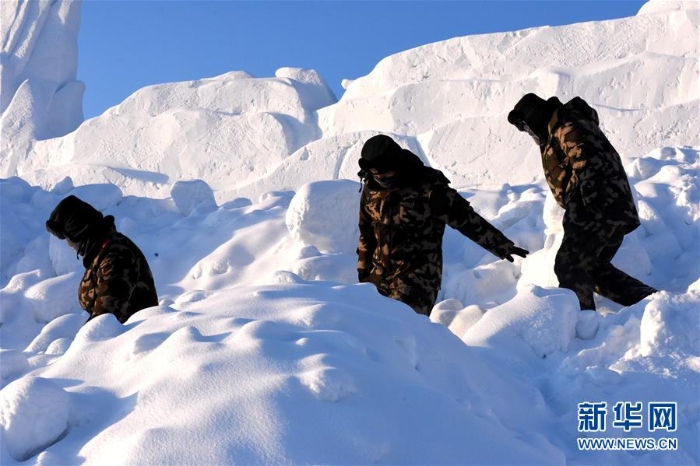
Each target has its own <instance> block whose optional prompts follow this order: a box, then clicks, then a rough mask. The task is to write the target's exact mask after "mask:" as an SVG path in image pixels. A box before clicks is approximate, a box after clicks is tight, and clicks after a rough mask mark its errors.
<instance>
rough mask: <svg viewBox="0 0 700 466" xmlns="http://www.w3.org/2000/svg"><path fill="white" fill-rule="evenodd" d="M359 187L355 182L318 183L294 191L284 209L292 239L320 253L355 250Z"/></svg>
mask: <svg viewBox="0 0 700 466" xmlns="http://www.w3.org/2000/svg"><path fill="white" fill-rule="evenodd" d="M360 189H361V185H360V184H359V183H357V182H354V181H347V180H337V181H318V182H315V183H309V184H306V185H304V186H302V187H301V188H299V191H297V193H296V195H295V196H294V197H293V198H292V202H291V203H290V204H289V209H287V215H286V223H287V228H288V229H289V232H290V234H291V235H292V238H294V239H295V240H297V241H301V242H302V243H304V244H306V245H311V246H315V247H316V248H317V249H318V250H319V251H321V252H331V253H333V252H345V253H352V252H354V251H355V249H357V238H358V237H359V230H358V225H357V215H358V214H357V212H358V205H359V197H360V194H359V192H360Z"/></svg>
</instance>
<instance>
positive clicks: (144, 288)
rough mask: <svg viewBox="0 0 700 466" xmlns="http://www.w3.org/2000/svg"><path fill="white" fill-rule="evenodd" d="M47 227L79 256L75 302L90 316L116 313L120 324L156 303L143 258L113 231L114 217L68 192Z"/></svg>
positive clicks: (153, 288) (122, 236) (151, 281)
mask: <svg viewBox="0 0 700 466" xmlns="http://www.w3.org/2000/svg"><path fill="white" fill-rule="evenodd" d="M46 229H47V230H48V231H49V232H50V233H51V234H53V235H54V236H56V237H57V238H59V239H65V240H66V241H67V243H68V245H69V246H71V247H72V248H73V249H75V250H76V252H77V253H78V254H79V255H80V256H82V257H83V265H84V266H85V274H84V275H83V279H82V281H81V282H80V288H79V291H78V300H79V302H80V305H81V307H82V308H83V309H85V310H86V311H87V312H88V313H89V314H90V318H89V319H88V320H90V319H93V318H95V317H97V316H99V315H102V314H114V316H115V317H116V318H117V320H118V321H119V322H121V323H124V322H126V321H127V319H129V317H131V316H132V315H133V314H134V313H135V312H137V311H140V310H141V309H144V308H147V307H151V306H157V305H158V295H157V293H156V287H155V283H154V281H153V276H152V274H151V269H150V267H149V266H148V262H147V261H146V258H145V257H144V255H143V253H142V252H141V250H139V248H138V247H137V246H136V245H135V244H134V243H133V242H132V241H131V240H130V239H129V238H127V237H126V236H124V235H123V234H121V233H119V232H118V231H117V230H116V227H115V225H114V217H113V216H111V215H108V216H106V217H104V216H103V215H102V213H100V212H99V211H98V210H96V209H95V208H93V207H92V206H91V205H90V204H88V203H86V202H83V201H82V200H80V199H78V198H77V197H75V196H68V197H67V198H65V199H63V200H62V201H61V202H60V203H59V204H58V205H57V206H56V208H55V209H54V210H53V212H52V213H51V216H50V217H49V220H47V221H46Z"/></svg>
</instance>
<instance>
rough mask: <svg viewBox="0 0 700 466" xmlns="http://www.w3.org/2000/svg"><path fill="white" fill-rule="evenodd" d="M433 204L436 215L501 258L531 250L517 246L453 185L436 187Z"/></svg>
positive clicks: (432, 209) (523, 255) (432, 208)
mask: <svg viewBox="0 0 700 466" xmlns="http://www.w3.org/2000/svg"><path fill="white" fill-rule="evenodd" d="M430 206H431V211H432V212H433V214H434V215H435V216H437V217H438V218H439V219H441V220H442V221H444V222H445V223H446V224H447V225H449V226H450V227H452V228H454V229H455V230H457V231H459V232H460V233H462V234H463V235H464V236H466V237H467V238H469V239H470V240H472V241H474V242H475V243H477V244H478V245H479V246H481V247H482V248H484V249H486V250H487V251H489V252H491V253H492V254H493V255H495V256H496V257H498V258H500V259H507V260H509V261H511V262H512V261H513V257H512V254H515V255H518V256H521V257H525V256H526V255H527V254H528V251H526V250H524V249H522V248H519V247H516V246H515V244H514V243H513V242H512V241H511V240H509V239H508V238H507V237H506V236H505V235H504V234H503V233H501V231H500V230H498V229H497V228H496V227H494V226H493V225H491V224H490V223H489V222H488V221H487V220H486V219H485V218H483V217H482V216H481V215H479V214H477V213H476V212H475V211H474V209H473V208H472V206H471V204H470V203H469V201H467V200H466V199H464V198H463V197H462V196H460V194H459V193H458V192H457V191H456V190H455V189H453V188H450V187H449V186H444V187H442V186H441V187H438V188H437V189H435V190H434V191H433V193H432V195H431V199H430Z"/></svg>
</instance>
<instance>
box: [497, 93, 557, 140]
mask: <svg viewBox="0 0 700 466" xmlns="http://www.w3.org/2000/svg"><path fill="white" fill-rule="evenodd" d="M561 105H562V103H561V102H560V101H559V99H558V98H557V97H550V98H549V99H547V100H544V99H543V98H541V97H540V96H538V95H536V94H533V93H529V94H525V95H524V96H523V97H522V98H521V99H520V100H519V101H518V103H517V104H515V107H513V110H512V111H511V112H510V113H509V114H508V122H509V123H510V124H512V125H514V126H515V127H516V128H518V129H519V130H520V131H525V130H526V129H525V125H527V126H528V127H529V128H530V129H531V130H532V131H533V132H534V133H535V134H537V135H539V136H543V135H546V134H547V131H548V130H547V125H548V124H549V120H550V119H551V118H552V114H553V113H554V111H555V110H556V109H557V108H559V107H561Z"/></svg>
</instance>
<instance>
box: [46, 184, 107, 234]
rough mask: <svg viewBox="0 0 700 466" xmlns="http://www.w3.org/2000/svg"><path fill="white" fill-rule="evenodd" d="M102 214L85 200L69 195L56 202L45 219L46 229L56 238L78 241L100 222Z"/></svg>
mask: <svg viewBox="0 0 700 466" xmlns="http://www.w3.org/2000/svg"><path fill="white" fill-rule="evenodd" d="M103 218H104V217H103V215H102V213H101V212H100V211H98V210H97V209H95V208H94V207H93V206H91V205H90V204H88V203H87V202H84V201H81V200H80V199H78V198H77V197H75V196H73V195H71V196H68V197H67V198H65V199H63V200H62V201H61V202H59V203H58V205H57V206H56V208H55V209H54V210H53V212H51V216H50V217H49V219H48V220H47V221H46V229H47V230H48V232H49V233H51V234H52V235H54V236H55V237H57V238H58V239H68V240H70V241H72V242H74V243H80V242H81V241H83V240H85V239H86V236H87V234H89V231H90V230H92V229H93V228H95V227H97V226H99V225H101V224H102V220H103Z"/></svg>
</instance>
